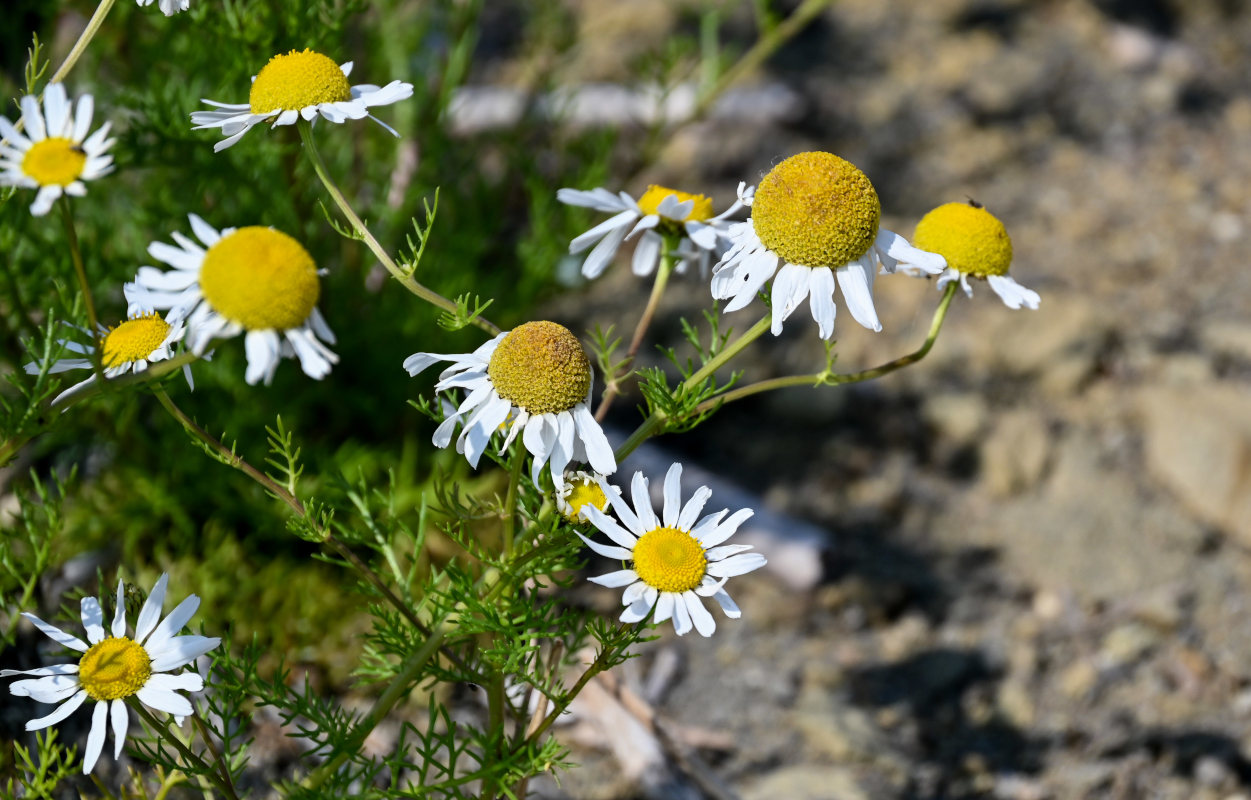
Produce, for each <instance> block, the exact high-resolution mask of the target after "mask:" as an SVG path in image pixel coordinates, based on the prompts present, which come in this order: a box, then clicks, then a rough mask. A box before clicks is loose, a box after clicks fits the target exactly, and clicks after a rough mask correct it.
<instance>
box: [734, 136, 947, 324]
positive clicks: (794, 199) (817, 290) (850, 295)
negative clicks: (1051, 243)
mask: <svg viewBox="0 0 1251 800" xmlns="http://www.w3.org/2000/svg"><path fill="white" fill-rule="evenodd" d="M750 205H751V207H752V213H751V219H748V220H747V221H746V222H741V223H737V224H735V225H732V226H731V227H730V231H729V238H730V241H731V243H732V245H731V247H730V250H729V251H728V252H727V253H726V254H725V255H724V256H723V257H722V258H721V261H720V263H718V264H717V266H716V267H714V268H713V276H712V296H713V297H715V298H717V299H719V300H729V301H730V302H729V303H727V304H726V307H725V310H726V311H727V312H729V311H737V310H738V309H740V308H744V307H745V306H747V304H748V303H750V302H751V301H752V300H753V299H754V298H755V297H756V293H757V292H759V291H760V289H761V288H762V287H763V286H764V285H765V283H766V282H767V281H768V280H769V279H770V278H773V293H772V303H773V326H772V330H773V334H774V335H775V336H776V335H778V334H780V333H781V332H782V323H783V321H785V320H786V318H787V317H789V316H790V315H791V313H792V312H793V311H795V309H796V308H798V307H799V305H800V304H801V303H803V301H804V300H805V299H808V300H809V304H810V306H811V308H812V318H813V319H814V320H816V323H817V329H818V332H819V333H820V335H821V338H822V339H829V338H830V337H831V336H833V335H834V315H835V308H834V282H835V280H836V279H837V281H838V286H839V288H840V289H842V292H843V299H844V300H846V302H847V308H848V309H849V310H850V311H851V315H852V317H854V318H855V320H856V321H857V322H859V323H860V324H861V325H863V326H864V327H866V328H868V329H870V330H874V331H880V330H881V329H882V323H881V322H879V321H878V317H877V310H876V309H875V308H874V307H873V277H874V274H875V273H876V272H877V268H878V266H879V265H881V266H882V268H883V269H884V270H885V271H887V272H893V271H894V270H895V268H896V267H897V266H898V265H899V264H900V263H905V264H910V265H912V266H914V267H915V268H917V269H919V270H922V271H924V272H927V273H930V274H934V275H937V274H938V273H940V272H942V271H943V269H944V268H945V267H946V264H945V263H944V262H943V259H942V257H941V256H937V255H934V254H933V253H927V252H924V251H923V250H920V249H918V248H916V247H913V246H912V245H910V244H908V242H907V241H905V240H904V238H903V237H902V236H899V235H897V234H894V233H891V232H890V231H888V230H885V229H884V228H882V227H881V226H880V224H879V223H880V222H881V218H882V206H881V203H880V202H879V201H878V197H877V191H876V190H875V189H874V188H873V184H872V183H871V182H870V181H869V179H868V177H867V176H866V175H865V174H864V173H863V172H861V171H860V170H859V169H857V168H856V167H855V166H854V165H852V164H851V163H850V162H847V161H844V160H843V159H841V158H839V157H838V156H836V155H832V154H830V153H821V152H813V153H800V154H798V155H794V156H791V157H790V158H788V159H786V160H785V161H783V162H781V163H780V164H778V165H777V166H776V167H774V168H773V169H772V170H770V171H769V174H767V175H765V177H764V179H763V180H761V182H760V186H758V187H757V188H756V191H755V194H754V195H752V196H751V197H750ZM779 262H781V263H782V268H781V269H780V270H779V269H778V263H779ZM775 273H776V275H775Z"/></svg>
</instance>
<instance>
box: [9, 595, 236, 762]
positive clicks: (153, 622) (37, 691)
mask: <svg viewBox="0 0 1251 800" xmlns="http://www.w3.org/2000/svg"><path fill="white" fill-rule="evenodd" d="M168 580H169V576H168V575H162V576H161V578H160V580H158V581H157V582H156V586H154V587H152V594H150V595H149V596H148V600H147V602H146V603H144V604H143V609H142V610H141V611H140V612H139V619H138V620H137V621H136V622H135V635H134V638H131V637H129V636H127V635H126V602H125V597H124V595H123V588H122V582H121V581H118V582H117V612H116V613H115V614H114V615H113V624H112V626H111V628H110V629H109V631H108V633H106V632H105V630H104V617H103V613H102V612H101V610H100V601H99V600H97V599H96V598H94V597H84V598H83V600H82V622H83V627H84V628H85V629H86V630H87V641H85V642H84V641H83V640H82V639H79V638H78V637H77V636H71V635H70V634H68V633H65V632H64V631H62V630H61V629H60V628H57V627H56V626H54V625H49V624H48V623H46V622H44V621H43V620H41V619H39V618H38V617H36V616H35V615H34V614H26V613H23V614H22V616H24V617H26V618H27V619H28V620H30V621H31V622H32V623H34V625H35V627H36V628H38V629H39V630H41V631H43V632H44V633H45V634H46V635H47V636H48V637H49V638H50V639H52V640H53V641H54V642H56V643H57V644H59V645H62V646H64V647H68V648H70V649H71V650H77V651H78V652H80V653H82V654H83V656H82V657H81V658H79V659H78V663H77V664H55V665H53V666H50V667H40V668H39V669H31V670H15V669H6V670H0V678H8V677H10V676H13V675H35V676H38V677H36V678H27V679H25V680H20V681H14V682H13V683H12V684H10V685H9V691H10V692H12V693H13V694H14V695H16V696H18V697H31V698H34V700H35V701H36V702H39V703H60V705H59V706H57V708H56V710H55V711H53V712H52V713H51V714H48V715H47V716H45V717H40V718H38V719H32V720H30V721H29V722H27V723H26V730H28V731H36V730H40V729H41V728H46V727H48V726H50V725H55V724H56V723H58V722H60V721H61V720H63V719H65V718H66V717H68V716H69V715H70V714H72V713H74V711H76V710H77V709H78V707H79V706H81V705H82V704H83V703H84V702H85V701H86V700H87V699H88V698H90V699H91V700H94V701H96V707H95V711H94V713H93V714H92V717H91V733H90V734H88V736H87V751H86V754H85V756H84V758H83V774H87V773H90V772H91V770H92V769H93V768H94V767H95V765H96V760H97V759H98V758H99V757H100V751H101V750H103V749H104V736H105V725H106V724H109V723H111V727H112V729H113V757H114V758H117V757H119V756H120V755H121V754H122V743H123V742H124V741H125V739H126V728H127V726H128V724H129V721H130V718H129V715H128V712H127V710H126V699H127V698H129V697H136V698H138V700H139V702H141V703H143V704H144V705H145V706H148V707H149V708H152V709H155V710H157V711H164V712H165V713H167V714H173V715H174V719H175V721H176V722H177V723H178V724H179V725H181V724H182V720H183V718H184V717H187V716H190V715H191V714H193V713H195V709H194V708H193V707H192V705H191V702H190V701H189V700H187V698H185V697H183V696H182V695H180V694H178V692H179V691H187V692H198V691H201V690H202V689H203V688H204V679H203V678H201V677H200V676H199V675H198V674H197V673H195V672H194V671H192V670H187V671H185V672H174V670H177V669H179V668H180V667H185V666H187V665H188V664H190V663H191V662H193V661H195V660H196V659H197V658H199V657H200V656H202V655H204V654H205V653H207V652H209V651H210V650H212V649H213V648H215V647H217V645H219V644H221V639H218V638H216V637H213V638H209V637H206V636H193V635H186V636H177V635H176V634H177V633H178V632H179V631H180V630H182V628H183V626H184V625H186V624H187V622H188V621H190V619H191V617H192V615H193V614H195V612H196V609H197V608H198V607H199V605H200V598H198V597H196V596H195V595H191V596H189V597H188V598H187V599H186V600H183V601H182V602H181V603H179V604H178V607H177V608H175V609H174V610H173V611H171V612H169V616H167V617H165V619H163V620H160V622H159V623H158V619H159V617H160V616H161V604H162V603H163V602H164V601H165V584H166V583H167V582H168Z"/></svg>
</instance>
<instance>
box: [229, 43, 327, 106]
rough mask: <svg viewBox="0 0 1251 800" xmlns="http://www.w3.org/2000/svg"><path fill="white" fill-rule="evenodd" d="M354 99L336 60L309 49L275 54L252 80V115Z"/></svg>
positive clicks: (250, 96) (249, 100) (249, 96)
mask: <svg viewBox="0 0 1251 800" xmlns="http://www.w3.org/2000/svg"><path fill="white" fill-rule="evenodd" d="M351 99H352V87H351V86H350V85H348V81H347V76H346V75H344V74H343V70H342V69H340V68H339V65H338V64H336V63H334V61H333V60H332V59H331V58H329V57H327V56H323V55H322V54H321V53H315V52H313V51H312V50H309V49H307V48H305V49H304V51H303V52H296V51H295V50H292V51H291V52H290V53H287V54H286V55H281V54H280V55H276V56H274V57H273V58H271V59H270V60H269V63H268V64H266V65H265V67H264V69H262V70H261V71H260V73H259V74H258V75H257V76H256V80H254V81H252V93H251V94H250V95H248V102H249V103H250V104H251V105H252V113H253V114H267V113H269V112H270V111H285V110H289V109H290V110H298V109H301V108H307V107H309V106H315V105H318V104H320V103H337V102H341V101H343V100H351Z"/></svg>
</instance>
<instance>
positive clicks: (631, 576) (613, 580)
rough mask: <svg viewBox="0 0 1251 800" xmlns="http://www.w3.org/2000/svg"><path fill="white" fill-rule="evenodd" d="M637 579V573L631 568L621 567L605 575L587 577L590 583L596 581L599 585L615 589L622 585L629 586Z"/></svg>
mask: <svg viewBox="0 0 1251 800" xmlns="http://www.w3.org/2000/svg"><path fill="white" fill-rule="evenodd" d="M638 579H639V574H638V573H637V572H635V571H634V570H632V569H622V570H617V571H616V572H609V573H607V574H606V575H597V576H595V577H594V578H587V580H589V581H590V582H591V583H598V584H599V585H600V586H607V587H608V588H609V589H617V588H619V587H622V586H629V585H630V584H631V583H634V582H635V581H637V580H638Z"/></svg>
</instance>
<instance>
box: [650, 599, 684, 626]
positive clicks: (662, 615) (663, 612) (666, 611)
mask: <svg viewBox="0 0 1251 800" xmlns="http://www.w3.org/2000/svg"><path fill="white" fill-rule="evenodd" d="M677 600H678V596H677V595H676V594H674V593H673V592H661V593H660V595H659V597H657V598H656V614H655V615H654V616H653V617H652V622H653V623H655V624H657V625H659V624H660V623H662V622H664V621H665V620H667V619H673V606H674V605H675V604H676V603H677Z"/></svg>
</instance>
